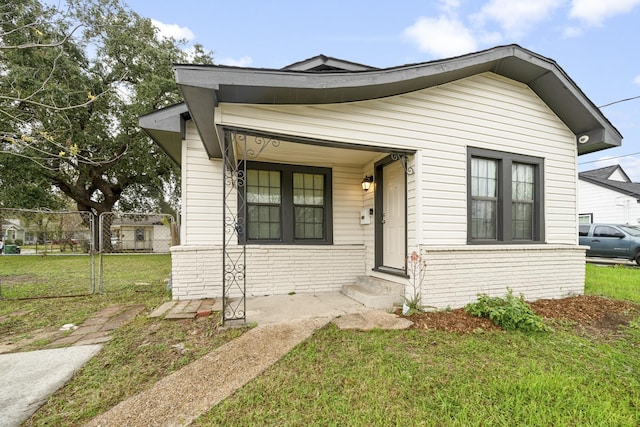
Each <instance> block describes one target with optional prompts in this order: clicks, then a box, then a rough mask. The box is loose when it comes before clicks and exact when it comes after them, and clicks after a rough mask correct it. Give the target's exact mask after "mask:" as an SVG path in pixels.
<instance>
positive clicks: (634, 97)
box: [598, 95, 640, 108]
mask: <svg viewBox="0 0 640 427" xmlns="http://www.w3.org/2000/svg"><path fill="white" fill-rule="evenodd" d="M638 98H640V95H638V96H632V97H631V98H625V99H620V100H618V101H613V102H610V103H608V104H604V105H601V106H599V107H598V108H604V107H608V106H609V105H613V104H619V103H621V102H626V101H632V100H634V99H638Z"/></svg>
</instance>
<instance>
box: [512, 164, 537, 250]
mask: <svg viewBox="0 0 640 427" xmlns="http://www.w3.org/2000/svg"><path fill="white" fill-rule="evenodd" d="M534 179H535V178H534V166H533V165H525V164H522V163H513V164H512V165H511V201H512V206H511V215H512V217H511V218H512V224H511V233H512V238H513V239H514V240H533V221H534V217H533V211H534V210H533V198H534V184H535V183H534Z"/></svg>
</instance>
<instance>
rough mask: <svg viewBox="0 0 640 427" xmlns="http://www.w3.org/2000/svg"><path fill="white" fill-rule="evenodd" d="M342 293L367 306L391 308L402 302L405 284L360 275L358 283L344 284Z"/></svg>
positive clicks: (381, 308) (380, 308) (383, 308)
mask: <svg viewBox="0 0 640 427" xmlns="http://www.w3.org/2000/svg"><path fill="white" fill-rule="evenodd" d="M342 293H343V294H345V295H346V296H348V297H349V298H351V299H354V300H356V301H358V302H359V303H361V304H363V305H365V306H367V307H371V308H375V309H379V310H390V309H392V308H393V307H394V306H395V305H398V304H402V302H403V296H404V285H400V284H398V283H394V282H390V281H388V280H383V279H378V278H376V277H369V276H360V277H358V278H357V280H356V283H354V284H350V285H344V286H343V287H342Z"/></svg>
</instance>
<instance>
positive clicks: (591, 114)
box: [174, 45, 622, 157]
mask: <svg viewBox="0 0 640 427" xmlns="http://www.w3.org/2000/svg"><path fill="white" fill-rule="evenodd" d="M174 70H175V76H176V81H177V83H178V87H179V89H180V91H181V93H182V95H183V97H184V99H185V102H186V106H187V108H188V111H189V114H190V117H191V118H192V119H193V121H194V123H195V125H196V127H197V129H198V132H199V134H200V137H201V138H202V141H203V144H204V146H205V148H206V150H207V152H208V154H209V156H210V157H220V154H221V142H222V141H221V140H220V133H219V132H217V129H216V128H215V120H214V113H215V106H217V105H218V103H246V104H263V105H264V104H289V105H290V104H330V103H341V102H353V101H364V100H370V99H378V98H384V97H388V96H394V95H399V94H403V93H408V92H413V91H417V90H421V89H425V88H429V87H434V86H438V85H442V84H445V83H449V82H452V81H455V80H460V79H463V78H466V77H470V76H473V75H476V74H480V73H484V72H492V73H495V74H498V75H501V76H504V77H507V78H509V79H512V80H515V81H518V82H521V83H524V84H526V85H528V86H529V87H530V88H531V90H532V91H534V92H535V93H536V94H537V95H538V96H539V97H540V98H541V99H542V100H543V101H544V102H545V103H546V104H547V105H548V106H549V108H550V109H551V110H552V111H553V112H554V113H555V114H556V115H557V116H558V117H559V118H560V120H562V121H563V122H564V123H565V124H566V126H567V127H568V128H569V129H570V130H571V131H572V132H573V133H574V134H575V135H576V145H577V147H578V154H586V153H591V152H594V151H599V150H603V149H606V148H610V147H617V146H619V145H621V142H622V135H621V134H620V133H619V132H618V130H617V129H616V128H615V127H614V126H613V125H612V124H611V123H610V122H609V121H608V120H607V118H606V117H605V116H604V115H603V114H602V113H601V112H600V110H599V109H598V108H597V107H596V106H595V105H594V104H593V103H592V102H591V101H590V100H589V99H588V98H587V97H586V95H585V94H584V93H583V92H582V90H581V89H580V88H579V87H578V86H577V85H576V84H575V83H574V82H573V80H571V78H569V76H568V75H567V74H566V73H565V72H564V71H563V70H562V69H561V68H560V67H559V66H558V64H556V62H555V61H553V60H551V59H549V58H545V57H543V56H541V55H538V54H536V53H534V52H532V51H529V50H527V49H524V48H522V47H520V46H518V45H507V46H499V47H495V48H492V49H488V50H484V51H480V52H476V53H471V54H468V55H463V56H459V57H455V58H450V59H443V60H437V61H431V62H426V63H419V64H410V65H403V66H399V67H392V68H384V69H364V70H355V71H354V70H349V71H330V72H326V71H325V72H321V71H315V72H314V71H308V70H307V71H300V70H295V69H280V70H275V69H261V68H241V67H230V66H222V65H180V64H178V65H175V66H174Z"/></svg>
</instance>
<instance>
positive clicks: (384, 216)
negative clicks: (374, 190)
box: [380, 213, 387, 224]
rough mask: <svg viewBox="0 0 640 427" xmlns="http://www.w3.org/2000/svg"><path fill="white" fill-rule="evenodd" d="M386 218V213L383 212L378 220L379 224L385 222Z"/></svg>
mask: <svg viewBox="0 0 640 427" xmlns="http://www.w3.org/2000/svg"><path fill="white" fill-rule="evenodd" d="M386 218H387V214H386V213H383V214H382V219H381V220H380V224H384V223H385V222H387V220H386Z"/></svg>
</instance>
